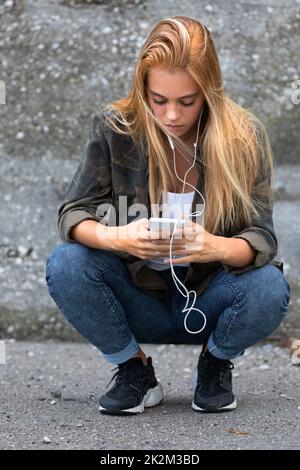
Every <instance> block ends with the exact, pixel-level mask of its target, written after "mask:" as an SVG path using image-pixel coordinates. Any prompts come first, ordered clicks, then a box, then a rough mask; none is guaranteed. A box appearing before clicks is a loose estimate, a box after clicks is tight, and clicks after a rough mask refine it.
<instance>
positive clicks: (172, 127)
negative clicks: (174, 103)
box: [167, 124, 182, 130]
mask: <svg viewBox="0 0 300 470" xmlns="http://www.w3.org/2000/svg"><path fill="white" fill-rule="evenodd" d="M167 127H169V128H170V129H174V130H176V129H180V128H181V127H182V126H170V125H169V124H167Z"/></svg>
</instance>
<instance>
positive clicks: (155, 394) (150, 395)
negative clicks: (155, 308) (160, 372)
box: [99, 383, 164, 414]
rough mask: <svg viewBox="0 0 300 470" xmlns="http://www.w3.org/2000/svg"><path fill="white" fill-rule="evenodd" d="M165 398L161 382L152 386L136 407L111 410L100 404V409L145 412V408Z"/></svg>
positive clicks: (119, 411)
mask: <svg viewBox="0 0 300 470" xmlns="http://www.w3.org/2000/svg"><path fill="white" fill-rule="evenodd" d="M163 398H164V394H163V389H162V386H161V384H160V383H158V384H157V385H156V387H154V388H150V389H149V390H148V392H147V393H146V395H145V396H144V399H143V401H142V402H141V403H140V404H139V405H138V406H135V407H134V408H128V409H127V410H116V411H110V410H107V409H106V408H104V407H102V406H101V405H100V406H99V411H104V412H105V411H107V413H110V412H111V413H114V412H115V413H119V414H123V413H124V414H126V413H128V414H131V413H132V414H136V413H143V412H144V410H145V408H149V407H150V406H155V405H158V404H159V403H160V402H161V401H162V400H163Z"/></svg>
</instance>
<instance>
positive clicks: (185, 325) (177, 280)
mask: <svg viewBox="0 0 300 470" xmlns="http://www.w3.org/2000/svg"><path fill="white" fill-rule="evenodd" d="M202 112H203V106H202V109H201V113H200V117H199V120H198V128H197V137H196V142H194V144H193V146H194V161H193V164H192V166H191V167H190V168H189V169H188V170H187V172H186V173H185V175H184V180H182V179H181V178H180V177H179V176H178V174H177V171H176V162H175V147H174V144H173V141H172V139H171V137H170V136H169V135H168V134H167V137H168V140H169V143H170V147H171V149H172V151H173V156H174V160H173V161H174V170H175V174H176V176H177V178H178V179H179V180H180V181H182V182H183V183H184V184H183V189H182V192H181V195H180V198H179V203H180V200H181V198H182V194H183V191H184V187H185V185H186V184H187V185H188V186H190V187H192V188H193V189H195V191H196V192H197V193H198V194H200V196H201V198H202V200H203V203H204V207H203V210H202V212H197V211H195V212H193V213H191V214H190V216H193V215H195V216H201V215H202V214H203V212H204V210H205V199H204V197H203V196H202V194H201V193H200V192H199V191H198V190H197V188H195V187H194V186H193V185H192V184H190V183H186V181H185V180H186V175H187V174H188V172H189V171H190V170H191V169H192V168H193V166H194V165H195V161H196V155H197V143H198V136H199V128H200V122H201V116H202ZM179 220H180V218H178V219H177V220H176V223H175V227H174V231H173V233H172V237H171V240H170V249H169V259H170V266H171V273H172V278H173V281H174V283H175V286H176V288H177V290H178V291H179V292H180V294H181V295H182V296H183V297H187V301H186V304H185V306H184V308H183V310H182V312H183V313H185V312H187V313H186V315H185V317H184V327H185V329H186V331H187V332H188V333H191V334H197V333H201V331H203V330H204V328H205V326H206V316H205V314H204V313H203V312H202V311H201V310H199V309H198V308H193V307H194V305H195V302H196V299H197V294H196V292H195V291H194V290H192V291H188V290H187V288H186V287H185V285H184V284H183V283H182V282H181V281H180V280H179V279H178V277H177V276H176V274H175V272H174V268H173V263H172V243H173V238H174V232H175V230H176V227H177V224H178V222H179ZM177 282H178V283H179V284H180V285H181V286H182V287H183V289H184V290H185V292H182V291H181V290H180V288H179V287H178V284H177ZM190 294H194V299H193V303H192V305H191V306H190V307H187V305H188V303H189V298H190ZM192 310H194V311H197V312H199V313H200V314H201V315H202V316H203V319H204V320H203V326H202V328H201V329H200V330H198V331H191V330H189V329H188V327H187V324H186V323H187V318H188V315H189V314H190V312H191V311H192Z"/></svg>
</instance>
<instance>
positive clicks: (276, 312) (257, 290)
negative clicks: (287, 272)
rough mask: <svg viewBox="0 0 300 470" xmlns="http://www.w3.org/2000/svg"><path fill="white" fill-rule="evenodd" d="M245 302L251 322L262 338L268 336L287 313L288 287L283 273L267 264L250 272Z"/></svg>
mask: <svg viewBox="0 0 300 470" xmlns="http://www.w3.org/2000/svg"><path fill="white" fill-rule="evenodd" d="M245 301H246V303H247V306H248V308H249V309H250V310H251V312H250V316H249V318H251V322H252V323H253V324H255V326H256V328H260V329H261V332H262V336H268V335H269V334H270V333H271V332H273V331H274V330H275V329H276V328H277V326H278V325H279V324H280V323H281V321H282V320H283V319H284V317H285V315H286V314H287V313H288V306H289V302H290V286H289V284H288V282H287V281H286V279H285V277H284V275H283V273H282V272H281V271H280V270H279V269H278V268H277V267H276V266H274V265H272V264H268V265H265V266H263V267H261V268H258V269H256V270H254V271H252V279H251V282H249V285H248V291H247V294H246V296H245Z"/></svg>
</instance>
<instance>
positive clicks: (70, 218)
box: [58, 114, 112, 242]
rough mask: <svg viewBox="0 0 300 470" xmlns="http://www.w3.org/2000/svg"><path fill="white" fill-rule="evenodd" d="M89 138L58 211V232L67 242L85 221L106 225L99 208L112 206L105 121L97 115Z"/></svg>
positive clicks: (70, 240) (92, 123)
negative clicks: (74, 228)
mask: <svg viewBox="0 0 300 470" xmlns="http://www.w3.org/2000/svg"><path fill="white" fill-rule="evenodd" d="M88 137H89V138H88V142H87V144H86V146H85V150H84V153H83V155H82V158H81V161H80V164H79V166H78V168H77V171H76V173H75V175H74V176H73V179H72V181H71V184H70V186H69V189H68V191H67V194H66V197H65V199H64V201H63V203H62V204H61V205H60V206H59V208H58V232H59V235H60V238H61V239H62V240H63V241H65V242H74V240H73V239H72V238H71V237H70V232H71V230H72V228H73V227H74V226H75V225H77V224H79V223H80V222H82V221H83V220H87V219H92V220H96V221H97V222H101V221H102V223H103V220H102V219H103V217H100V216H99V215H97V208H98V206H99V205H100V204H102V203H108V204H111V203H112V197H111V194H112V184H111V161H110V152H109V146H108V143H107V141H106V139H105V135H104V132H103V119H102V118H101V117H99V116H98V115H97V114H96V115H94V116H93V118H92V121H91V124H90V128H89V132H88Z"/></svg>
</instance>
